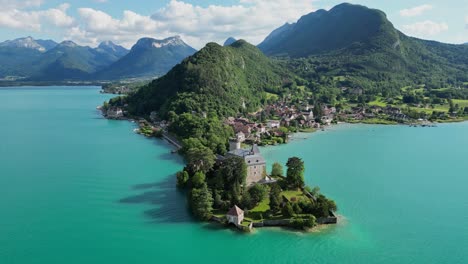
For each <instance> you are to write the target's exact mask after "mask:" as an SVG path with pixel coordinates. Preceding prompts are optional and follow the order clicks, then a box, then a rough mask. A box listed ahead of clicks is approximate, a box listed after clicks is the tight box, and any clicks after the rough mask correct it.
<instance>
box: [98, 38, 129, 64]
mask: <svg viewBox="0 0 468 264" xmlns="http://www.w3.org/2000/svg"><path fill="white" fill-rule="evenodd" d="M96 51H98V52H101V53H105V54H108V55H109V56H112V57H113V58H114V60H115V61H117V60H119V59H120V58H122V57H123V56H125V55H127V54H128V52H129V50H127V49H126V48H124V47H122V46H119V45H116V44H114V43H113V42H112V41H104V42H102V43H101V44H99V46H98V47H97V48H96Z"/></svg>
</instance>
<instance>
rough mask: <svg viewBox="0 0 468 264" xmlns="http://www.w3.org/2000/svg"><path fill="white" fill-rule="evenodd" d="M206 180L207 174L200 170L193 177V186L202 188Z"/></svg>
mask: <svg viewBox="0 0 468 264" xmlns="http://www.w3.org/2000/svg"><path fill="white" fill-rule="evenodd" d="M205 181H206V176H205V174H204V173H203V172H201V171H199V172H197V173H195V175H193V177H192V185H193V188H200V187H201V186H202V185H203V184H204V183H205Z"/></svg>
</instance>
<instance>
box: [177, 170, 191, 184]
mask: <svg viewBox="0 0 468 264" xmlns="http://www.w3.org/2000/svg"><path fill="white" fill-rule="evenodd" d="M188 180H189V174H188V172H187V171H185V170H183V171H179V172H177V187H179V188H184V187H185V186H186V185H187V182H188Z"/></svg>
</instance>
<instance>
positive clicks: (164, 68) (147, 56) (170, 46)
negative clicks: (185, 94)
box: [95, 36, 196, 79]
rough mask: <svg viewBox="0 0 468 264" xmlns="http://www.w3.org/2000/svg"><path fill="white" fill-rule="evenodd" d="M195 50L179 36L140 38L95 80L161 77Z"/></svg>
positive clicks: (97, 75)
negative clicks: (159, 38)
mask: <svg viewBox="0 0 468 264" xmlns="http://www.w3.org/2000/svg"><path fill="white" fill-rule="evenodd" d="M195 52H196V50H195V49H194V48H192V47H190V46H189V45H187V44H186V43H185V42H184V41H183V40H182V39H181V38H180V37H179V36H175V37H170V38H166V39H162V40H158V39H153V38H142V39H140V40H138V42H137V43H136V44H135V45H134V46H133V47H132V49H131V50H130V52H128V53H127V54H126V55H125V56H123V57H122V58H121V59H119V60H118V61H116V62H115V63H113V64H111V65H110V66H109V67H107V68H106V69H104V70H102V71H100V72H98V73H96V77H95V78H96V79H117V78H129V77H142V76H153V77H156V76H161V75H164V74H165V73H167V72H168V71H169V70H170V69H171V68H172V67H174V66H175V65H176V64H178V63H180V62H181V61H182V60H183V59H185V58H186V57H188V56H190V55H192V54H194V53H195Z"/></svg>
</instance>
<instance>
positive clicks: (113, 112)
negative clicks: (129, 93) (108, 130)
mask: <svg viewBox="0 0 468 264" xmlns="http://www.w3.org/2000/svg"><path fill="white" fill-rule="evenodd" d="M106 116H107V118H115V119H118V118H121V117H123V116H124V113H123V111H122V109H121V108H119V107H112V108H110V109H108V110H107V111H106Z"/></svg>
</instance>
